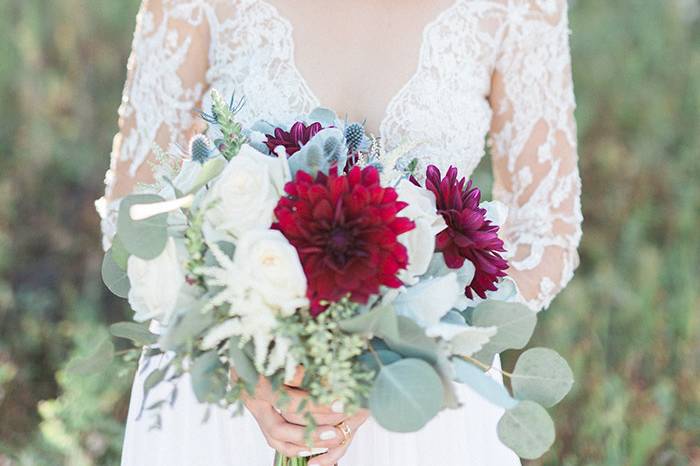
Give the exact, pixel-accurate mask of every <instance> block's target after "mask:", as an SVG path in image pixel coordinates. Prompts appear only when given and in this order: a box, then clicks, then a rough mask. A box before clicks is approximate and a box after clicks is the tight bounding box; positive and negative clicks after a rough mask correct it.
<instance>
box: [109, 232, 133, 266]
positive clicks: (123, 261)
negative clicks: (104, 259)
mask: <svg viewBox="0 0 700 466" xmlns="http://www.w3.org/2000/svg"><path fill="white" fill-rule="evenodd" d="M112 258H113V259H114V262H116V263H117V265H118V266H119V268H120V269H122V270H126V266H127V262H128V260H129V251H127V250H126V248H125V247H124V243H122V240H121V238H120V237H119V235H114V237H113V238H112Z"/></svg>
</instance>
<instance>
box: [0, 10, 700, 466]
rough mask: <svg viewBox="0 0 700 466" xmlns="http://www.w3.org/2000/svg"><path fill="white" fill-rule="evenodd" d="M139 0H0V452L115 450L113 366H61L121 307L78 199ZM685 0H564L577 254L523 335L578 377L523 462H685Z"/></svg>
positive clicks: (124, 376) (692, 312) (697, 339)
mask: <svg viewBox="0 0 700 466" xmlns="http://www.w3.org/2000/svg"><path fill="white" fill-rule="evenodd" d="M137 7H138V1H137V0H120V1H114V0H89V1H88V0H52V1H50V2H47V1H44V0H22V1H19V0H0V103H2V105H1V109H2V114H1V116H0V199H2V200H1V201H0V465H2V466H6V465H9V464H13V465H23V466H24V465H41V466H43V465H70V466H83V465H85V466H91V465H116V464H118V457H119V448H120V444H121V438H122V422H123V419H124V416H125V413H126V407H127V403H128V389H129V386H130V382H131V381H130V370H129V369H128V368H126V367H125V366H124V365H123V364H115V367H113V368H111V370H110V371H108V372H106V374H109V376H105V375H102V376H96V377H80V378H78V377H74V376H72V377H68V376H67V375H66V374H65V372H64V371H63V369H64V368H65V366H66V363H67V361H68V360H69V359H70V358H73V357H76V356H77V355H80V354H84V352H85V351H86V350H87V349H88V348H89V347H90V346H91V345H92V344H94V342H95V341H97V340H99V338H100V337H101V336H103V335H104V334H105V330H104V324H105V323H106V322H112V321H115V320H120V319H122V318H123V317H125V316H126V315H128V314H127V309H126V306H125V305H124V304H123V303H122V302H120V300H117V299H113V298H111V297H110V296H109V293H108V292H107V291H106V290H104V289H103V287H102V285H101V282H100V279H99V265H100V260H101V252H100V249H99V227H98V219H97V217H96V215H95V213H94V210H93V206H92V202H93V200H94V198H96V197H98V196H99V195H100V194H101V191H102V177H103V174H104V171H105V169H106V168H107V165H108V154H109V150H110V146H111V138H112V136H113V133H114V131H115V130H116V109H117V106H118V104H119V100H120V93H121V87H122V85H123V80H124V74H125V62H126V57H127V54H128V48H129V45H130V42H131V33H132V31H133V23H134V17H135V13H136V9H137ZM699 10H700V7H698V4H697V2H696V1H695V0H665V1H656V2H650V1H647V0H618V1H615V2H610V1H607V0H579V1H575V2H572V10H571V25H572V29H573V31H574V34H573V36H572V48H573V55H574V73H575V80H576V92H577V100H578V104H579V107H578V112H577V118H578V122H579V141H580V164H581V171H582V178H583V186H584V195H583V207H584V215H585V223H584V238H583V243H582V245H581V251H580V252H581V266H580V268H579V270H578V272H577V275H576V278H575V279H574V281H573V282H572V283H571V285H570V286H569V287H568V288H567V289H566V290H565V291H564V292H563V293H562V295H561V296H560V297H558V298H557V300H556V301H555V303H554V304H553V305H552V307H551V308H550V309H549V310H548V311H547V312H545V313H544V314H541V323H540V326H539V327H538V330H537V334H536V336H535V341H534V344H535V345H536V344H537V342H538V341H539V342H542V344H546V345H547V346H552V347H554V348H556V349H557V350H558V351H560V352H561V353H562V354H564V355H565V357H566V358H567V359H568V360H569V361H570V362H571V364H572V367H573V369H574V372H575V374H576V378H577V384H576V386H575V389H574V392H573V393H572V394H571V395H570V396H569V397H568V398H567V399H566V400H565V401H564V402H563V403H562V404H561V405H560V406H559V407H557V408H556V409H555V410H554V413H553V414H554V416H555V419H556V423H557V430H558V441H557V444H556V446H555V449H554V450H553V451H552V452H550V453H549V454H548V455H546V456H545V457H544V458H542V459H541V460H538V461H535V462H531V463H530V464H532V465H538V466H539V465H542V466H555V465H556V466H623V465H624V466H642V465H653V466H686V465H688V466H690V465H695V466H697V465H698V464H700V447H698V445H697V438H694V437H693V436H692V433H693V432H696V433H697V432H698V431H700V381H699V379H698V377H697V374H698V373H700V356H699V355H700V313H698V309H699V308H700V294H699V292H698V289H699V287H698V286H697V284H696V283H697V277H698V276H700V235H698V233H697V229H698V226H700V225H699V224H700V184H699V183H698V180H700V131H699V127H700V110H699V109H700V18H699V17H698V13H700V11H699ZM486 165H487V164H485V166H484V167H481V169H480V172H479V175H478V176H479V179H480V180H482V183H487V180H488V178H489V175H488V167H487V166H486ZM694 441H695V443H694Z"/></svg>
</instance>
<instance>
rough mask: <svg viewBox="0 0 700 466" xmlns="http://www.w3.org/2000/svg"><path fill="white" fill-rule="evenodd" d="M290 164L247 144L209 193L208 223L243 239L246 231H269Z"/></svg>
mask: <svg viewBox="0 0 700 466" xmlns="http://www.w3.org/2000/svg"><path fill="white" fill-rule="evenodd" d="M289 179H290V175H289V167H288V165H287V161H286V160H285V159H284V158H280V157H270V156H268V155H265V154H262V153H260V152H258V151H257V150H255V149H253V148H252V147H250V146H249V145H247V144H245V145H243V147H242V148H241V151H240V152H239V153H238V155H236V156H235V157H234V158H233V159H231V161H230V162H229V163H228V165H227V166H226V168H225V169H224V171H223V172H222V173H221V175H220V176H219V178H218V179H217V180H216V181H215V182H214V184H213V186H212V188H211V190H210V191H209V193H207V197H206V199H205V202H206V204H211V205H212V207H210V208H209V209H208V210H207V213H206V220H207V221H208V223H209V224H210V225H211V226H212V227H213V228H214V229H215V230H220V231H224V232H226V233H228V234H229V235H232V236H233V237H234V238H240V237H241V236H242V235H243V234H244V233H245V232H246V231H249V230H253V229H260V228H269V227H270V225H271V224H272V220H273V211H274V208H275V206H276V205H277V202H278V201H279V198H280V196H281V195H282V192H283V189H284V184H285V183H286V182H287V181H289Z"/></svg>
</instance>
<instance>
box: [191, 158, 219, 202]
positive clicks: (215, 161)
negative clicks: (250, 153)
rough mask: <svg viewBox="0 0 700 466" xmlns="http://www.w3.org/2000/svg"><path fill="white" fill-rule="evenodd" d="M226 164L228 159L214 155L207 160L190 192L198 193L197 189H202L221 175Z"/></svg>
mask: <svg viewBox="0 0 700 466" xmlns="http://www.w3.org/2000/svg"><path fill="white" fill-rule="evenodd" d="M226 164H227V162H226V159H225V158H223V157H214V158H212V159H209V160H207V161H206V162H205V163H204V165H202V169H201V170H200V172H199V174H198V175H197V179H196V180H195V182H194V185H193V186H192V189H190V191H189V193H188V194H196V193H197V191H199V190H200V189H202V187H204V186H205V185H206V184H207V183H209V182H210V181H211V180H213V179H214V178H216V177H217V176H219V175H220V174H221V172H222V171H223V170H224V168H226Z"/></svg>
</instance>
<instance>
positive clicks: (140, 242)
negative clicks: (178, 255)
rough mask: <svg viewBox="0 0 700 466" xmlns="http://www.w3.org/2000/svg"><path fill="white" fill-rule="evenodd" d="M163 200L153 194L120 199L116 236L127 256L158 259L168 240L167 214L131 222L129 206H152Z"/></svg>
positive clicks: (134, 195)
mask: <svg viewBox="0 0 700 466" xmlns="http://www.w3.org/2000/svg"><path fill="white" fill-rule="evenodd" d="M163 201H164V199H163V198H162V197H160V196H157V195H155V194H132V195H131V196H127V197H125V198H124V199H122V201H121V203H120V205H119V218H118V219H117V234H118V235H119V238H120V239H121V242H122V243H123V244H124V248H125V249H126V250H127V252H128V253H129V254H133V255H134V256H137V257H140V258H141V259H144V260H151V259H155V258H156V257H158V256H159V255H160V254H161V253H162V252H163V250H164V249H165V243H166V242H167V240H168V214H158V215H154V216H153V217H149V218H147V219H144V220H133V219H132V218H131V215H130V209H131V206H133V205H136V204H153V203H156V202H163Z"/></svg>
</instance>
